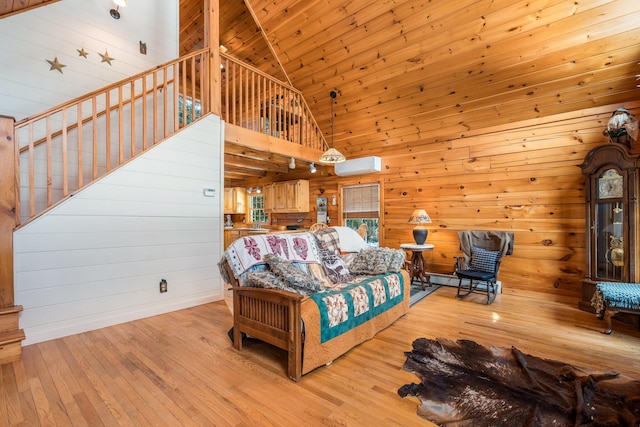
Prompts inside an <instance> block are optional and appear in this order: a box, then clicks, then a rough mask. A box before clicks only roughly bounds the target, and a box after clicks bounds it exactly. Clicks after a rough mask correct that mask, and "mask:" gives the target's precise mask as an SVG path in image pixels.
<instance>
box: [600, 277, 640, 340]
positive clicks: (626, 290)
mask: <svg viewBox="0 0 640 427" xmlns="http://www.w3.org/2000/svg"><path fill="white" fill-rule="evenodd" d="M591 305H592V306H593V307H594V308H595V309H596V314H597V315H598V318H600V319H602V318H604V320H605V321H606V322H607V328H606V329H605V330H604V331H603V333H604V334H607V335H608V334H610V333H611V318H612V317H613V316H614V315H616V314H618V313H632V314H640V283H624V282H598V283H596V291H595V292H594V293H593V297H592V298H591Z"/></svg>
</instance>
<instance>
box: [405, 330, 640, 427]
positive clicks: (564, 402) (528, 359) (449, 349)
mask: <svg viewBox="0 0 640 427" xmlns="http://www.w3.org/2000/svg"><path fill="white" fill-rule="evenodd" d="M405 354H406V355H407V360H406V362H405V363H404V366H403V369H404V370H406V371H409V372H412V373H414V374H416V375H417V376H418V378H419V379H420V381H421V382H420V383H419V384H406V385H404V386H402V387H401V388H400V389H399V390H398V394H399V395H400V396H401V397H406V396H415V397H417V398H418V399H419V400H420V402H421V404H420V406H418V414H419V415H420V416H422V417H424V418H426V419H428V420H429V421H431V422H433V423H436V424H439V425H443V426H456V427H465V426H473V427H479V426H492V427H498V426H509V427H513V426H639V425H640V381H624V382H623V381H620V380H616V381H612V380H614V379H615V378H617V377H618V374H617V373H615V372H604V373H592V372H588V371H586V370H584V369H581V368H577V367H574V366H571V365H568V364H566V363H562V362H559V361H555V360H549V359H541V358H538V357H534V356H530V355H527V354H524V353H522V352H520V351H519V350H518V349H516V348H515V347H512V348H511V349H506V348H498V347H483V346H481V345H479V344H476V343H475V342H473V341H468V340H459V341H456V342H453V341H449V340H445V339H442V338H439V339H437V340H429V339H426V338H419V339H417V340H415V341H414V342H413V350H412V351H410V352H406V353H405Z"/></svg>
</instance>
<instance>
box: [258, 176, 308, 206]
mask: <svg viewBox="0 0 640 427" xmlns="http://www.w3.org/2000/svg"><path fill="white" fill-rule="evenodd" d="M263 193H264V206H265V210H266V211H270V212H274V213H289V212H309V181H308V180H305V179H298V180H294V181H281V182H274V183H273V184H269V185H265V186H264V187H263Z"/></svg>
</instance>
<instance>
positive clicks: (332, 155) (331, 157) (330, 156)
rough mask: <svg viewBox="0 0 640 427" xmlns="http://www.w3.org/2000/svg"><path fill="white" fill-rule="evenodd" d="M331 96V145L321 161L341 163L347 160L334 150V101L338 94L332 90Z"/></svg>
mask: <svg viewBox="0 0 640 427" xmlns="http://www.w3.org/2000/svg"><path fill="white" fill-rule="evenodd" d="M329 96H331V145H329V149H328V150H327V151H325V152H324V153H323V154H322V156H320V159H319V161H320V162H322V163H339V162H344V161H345V160H347V158H346V157H345V156H344V154H342V153H341V152H339V151H338V150H336V149H335V148H333V100H334V99H335V98H336V96H337V93H336V92H335V91H333V90H332V91H331V92H329Z"/></svg>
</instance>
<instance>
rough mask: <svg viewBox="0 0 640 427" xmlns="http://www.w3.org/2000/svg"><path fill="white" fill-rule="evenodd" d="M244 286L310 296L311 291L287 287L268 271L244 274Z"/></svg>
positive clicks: (280, 279)
mask: <svg viewBox="0 0 640 427" xmlns="http://www.w3.org/2000/svg"><path fill="white" fill-rule="evenodd" d="M244 286H253V287H255V288H265V289H280V290H283V291H289V292H296V293H299V294H302V295H310V294H311V293H313V292H311V291H309V290H308V289H303V288H299V287H293V286H287V283H286V282H285V281H284V280H282V278H281V277H279V276H278V275H277V274H275V273H274V272H272V271H268V270H261V271H252V272H249V273H247V274H246V276H245V278H244Z"/></svg>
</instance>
